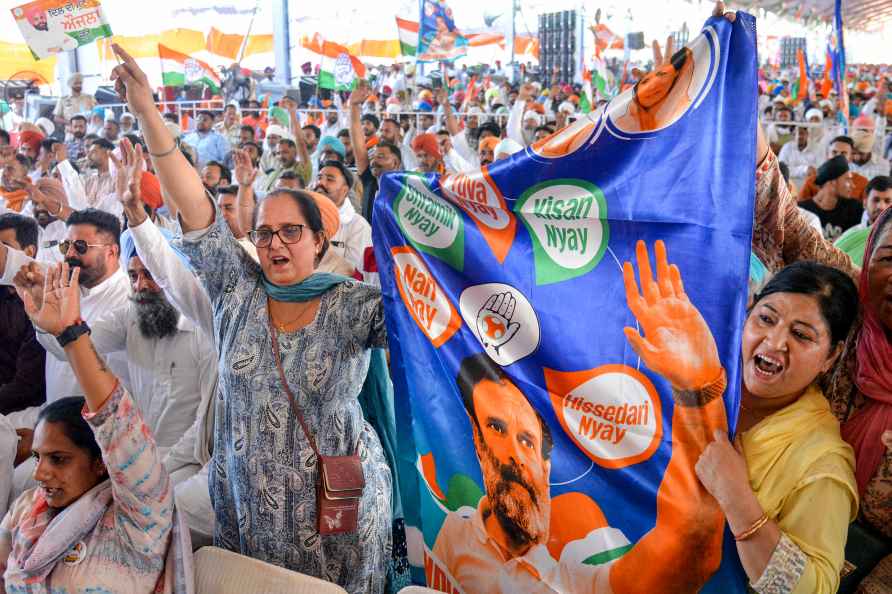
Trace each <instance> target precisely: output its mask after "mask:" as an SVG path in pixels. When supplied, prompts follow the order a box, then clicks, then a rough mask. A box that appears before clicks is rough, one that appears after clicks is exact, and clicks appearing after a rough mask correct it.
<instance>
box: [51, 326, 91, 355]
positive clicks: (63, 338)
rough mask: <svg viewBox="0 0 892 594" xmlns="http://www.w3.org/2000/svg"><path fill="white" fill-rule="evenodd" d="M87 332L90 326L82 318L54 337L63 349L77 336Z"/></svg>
mask: <svg viewBox="0 0 892 594" xmlns="http://www.w3.org/2000/svg"><path fill="white" fill-rule="evenodd" d="M89 333H90V327H89V326H87V323H86V322H85V321H83V320H78V321H77V322H75V323H74V324H72V325H71V326H69V327H68V328H65V330H63V331H62V334H60V335H59V336H57V337H56V340H57V341H58V342H59V346H60V347H62V348H63V349H64V348H65V347H66V346H68V345H69V344H71V343H72V342H74V341H75V340H77V339H78V338H79V337H81V336H83V335H84V334H89Z"/></svg>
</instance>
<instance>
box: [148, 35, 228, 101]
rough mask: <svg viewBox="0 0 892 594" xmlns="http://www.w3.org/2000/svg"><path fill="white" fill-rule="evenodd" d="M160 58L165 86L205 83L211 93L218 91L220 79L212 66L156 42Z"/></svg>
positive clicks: (162, 79) (220, 83)
mask: <svg viewBox="0 0 892 594" xmlns="http://www.w3.org/2000/svg"><path fill="white" fill-rule="evenodd" d="M158 57H159V58H160V59H161V81H162V84H163V85H164V86H165V87H182V86H184V85H186V84H190V85H202V84H203V85H206V86H207V87H209V88H210V89H211V92H212V93H215V94H216V93H219V92H220V87H221V85H222V81H221V80H220V75H219V74H217V72H216V71H215V70H214V68H213V67H212V66H211V65H209V64H207V63H206V62H202V61H201V60H196V59H195V58H193V57H191V56H189V55H186V54H183V53H180V52H178V51H176V50H172V49H170V48H169V47H167V46H166V45H162V44H160V43H159V44H158Z"/></svg>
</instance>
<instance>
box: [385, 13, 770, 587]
mask: <svg viewBox="0 0 892 594" xmlns="http://www.w3.org/2000/svg"><path fill="white" fill-rule="evenodd" d="M756 75H757V61H756V41H755V20H754V19H753V18H752V17H751V16H749V15H747V14H743V13H739V16H738V18H737V20H736V22H735V23H733V24H732V23H730V22H728V21H727V20H726V19H710V20H709V21H707V23H706V25H705V26H704V29H703V31H702V32H701V34H700V35H699V36H698V37H697V38H696V39H694V40H693V41H692V42H691V43H690V44H689V45H688V46H687V47H686V48H683V49H682V50H680V51H679V52H678V53H676V54H675V55H674V56H672V57H671V60H669V61H668V62H667V63H666V64H663V65H661V66H659V67H658V68H656V69H655V70H654V72H652V73H650V74H648V75H647V76H646V77H645V78H644V79H643V80H642V81H641V82H640V83H639V84H638V85H637V86H636V87H635V88H633V89H629V90H627V91H626V92H624V93H622V94H621V95H619V96H618V97H616V98H615V99H614V100H613V101H611V102H610V104H609V105H607V107H606V109H604V108H602V109H600V110H599V111H596V112H593V113H590V114H588V115H586V116H585V117H583V118H582V119H581V120H579V121H577V122H575V123H574V124H572V125H571V126H570V127H569V128H567V129H565V130H563V131H560V132H558V133H557V134H555V135H553V136H551V137H549V138H547V139H544V140H543V141H540V142H538V143H536V144H535V145H533V146H532V147H530V148H528V149H526V150H525V151H524V152H522V153H519V154H516V155H514V156H513V157H512V158H510V159H508V160H504V161H499V162H497V163H495V164H494V165H492V166H491V167H488V168H487V167H484V168H482V169H481V170H479V171H474V172H470V173H465V174H446V175H421V174H415V173H394V174H387V175H386V176H385V177H384V178H383V179H382V183H381V189H380V193H379V195H378V198H377V200H376V202H375V215H374V216H375V225H374V230H373V235H374V245H375V253H376V258H377V261H378V264H379V268H380V274H381V283H382V291H383V296H384V303H385V311H386V320H387V328H388V334H389V337H390V353H391V359H390V361H391V372H392V375H393V378H394V385H395V391H396V403H395V405H396V415H397V432H398V449H399V452H398V457H399V460H398V464H399V466H400V472H399V476H400V485H399V486H400V492H401V495H402V502H403V507H404V510H405V515H406V518H405V519H406V525H407V540H408V546H409V558H410V562H411V563H412V565H413V569H414V571H415V574H414V576H415V578H416V580H417V581H419V582H422V581H424V582H426V583H427V584H428V585H429V586H430V587H433V588H437V589H439V590H442V591H445V592H464V593H467V594H475V593H481V594H482V593H486V594H490V593H497V592H504V593H506V594H507V593H515V592H524V593H529V592H567V593H574V594H575V593H580V592H607V591H611V590H610V588H612V591H613V592H616V593H617V594H622V593H624V592H633V591H634V592H672V593H680V592H697V591H705V592H722V593H723V594H731V593H735V592H744V591H745V588H744V584H745V583H746V580H745V577H744V575H743V573H742V571H741V569H740V566H739V562H738V561H737V555H736V550H735V548H734V543H733V539H732V538H731V537H730V534H729V533H728V532H727V531H726V528H725V521H724V517H723V515H722V513H721V510H720V509H719V508H718V505H717V503H716V502H715V500H714V499H712V498H711V497H710V496H709V495H708V494H707V493H706V492H705V490H704V489H703V488H702V486H701V485H700V483H699V481H698V480H697V477H696V475H695V472H694V464H695V463H696V462H697V459H698V458H699V455H700V453H701V452H702V451H703V449H704V448H705V447H706V445H707V444H708V443H709V442H711V441H712V439H713V435H714V431H715V430H717V429H720V430H722V431H728V430H729V427H730V428H732V429H733V427H734V424H735V423H736V411H737V409H738V403H739V396H740V381H741V378H740V344H741V331H742V327H743V321H744V318H745V313H746V312H745V307H746V298H747V278H748V269H749V263H750V243H751V235H752V221H753V199H754V170H755V144H756V142H755V130H756V84H757V81H756Z"/></svg>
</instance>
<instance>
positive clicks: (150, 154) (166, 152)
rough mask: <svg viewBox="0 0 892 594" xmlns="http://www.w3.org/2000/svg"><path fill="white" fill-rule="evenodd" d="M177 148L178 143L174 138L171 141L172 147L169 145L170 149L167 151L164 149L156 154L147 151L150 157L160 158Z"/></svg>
mask: <svg viewBox="0 0 892 594" xmlns="http://www.w3.org/2000/svg"><path fill="white" fill-rule="evenodd" d="M178 148H180V145H178V144H177V141H176V140H174V141H173V147H171V149H170V150H169V151H165V152H163V153H161V154H158V155H156V154H155V153H153V152H151V151H149V156H150V157H152V158H153V159H160V158H161V157H166V156H167V155H169V154H171V153H173V152H174V151H175V150H177V149H178Z"/></svg>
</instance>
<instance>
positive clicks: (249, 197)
mask: <svg viewBox="0 0 892 594" xmlns="http://www.w3.org/2000/svg"><path fill="white" fill-rule="evenodd" d="M232 164H233V172H232V173H233V175H234V176H235V183H237V184H238V195H237V196H236V202H237V204H238V209H237V214H238V224H239V227H240V228H241V229H244V230H245V232H246V233H247V232H248V231H250V230H251V228H252V225H253V223H254V221H253V220H252V219H253V218H254V207H255V206H256V205H257V200H256V197H255V195H254V181H255V180H256V179H257V173H258V172H257V170H256V169H254V164H253V163H251V157H249V156H248V153H246V152H245V151H243V150H240V149H236V150H234V151H232Z"/></svg>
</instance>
